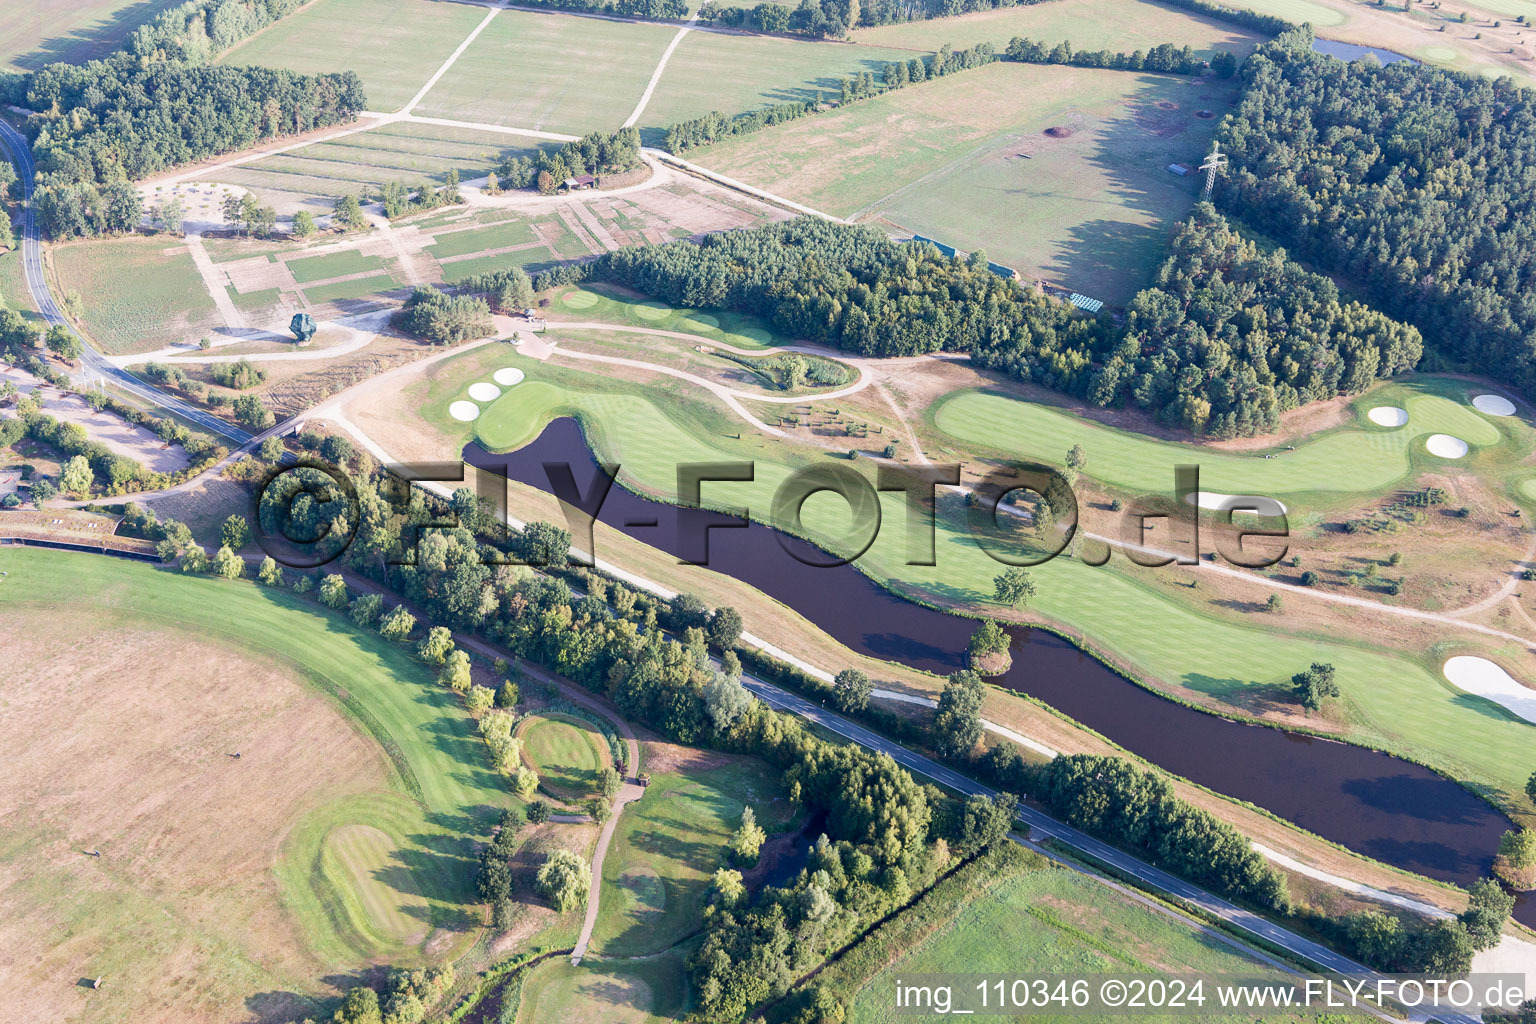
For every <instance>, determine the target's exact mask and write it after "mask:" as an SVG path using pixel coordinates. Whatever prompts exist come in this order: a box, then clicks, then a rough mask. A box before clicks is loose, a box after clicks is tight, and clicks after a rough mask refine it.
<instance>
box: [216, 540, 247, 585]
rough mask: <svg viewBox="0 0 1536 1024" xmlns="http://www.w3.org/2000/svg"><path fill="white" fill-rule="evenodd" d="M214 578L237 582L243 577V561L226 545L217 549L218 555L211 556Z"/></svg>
mask: <svg viewBox="0 0 1536 1024" xmlns="http://www.w3.org/2000/svg"><path fill="white" fill-rule="evenodd" d="M211 571H212V573H213V574H214V575H215V576H219V577H222V578H223V579H226V580H237V579H239V578H240V577H241V576H243V575H245V559H243V558H241V557H240V556H239V555H237V554H235V552H234V550H233V549H232V548H230V546H229V545H228V544H226V545H224V546H223V547H221V548H219V551H218V554H216V555H214V556H213V567H212V569H211Z"/></svg>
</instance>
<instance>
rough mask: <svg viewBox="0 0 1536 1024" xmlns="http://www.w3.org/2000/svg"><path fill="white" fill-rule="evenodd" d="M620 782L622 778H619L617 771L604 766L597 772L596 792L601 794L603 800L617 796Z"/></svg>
mask: <svg viewBox="0 0 1536 1024" xmlns="http://www.w3.org/2000/svg"><path fill="white" fill-rule="evenodd" d="M621 784H622V780H621V779H620V778H619V773H618V772H617V771H615V770H614V769H613V768H612V767H607V768H604V769H603V770H602V771H600V772H598V773H597V789H598V792H600V793H602V794H603V799H604V800H612V799H613V798H614V797H616V796H618V795H619V786H620V785H621Z"/></svg>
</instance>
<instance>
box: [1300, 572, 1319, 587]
mask: <svg viewBox="0 0 1536 1024" xmlns="http://www.w3.org/2000/svg"><path fill="white" fill-rule="evenodd" d="M1301 585H1302V586H1304V587H1315V586H1317V573H1315V572H1313V571H1312V570H1311V569H1308V570H1307V571H1306V572H1304V573H1302V574H1301Z"/></svg>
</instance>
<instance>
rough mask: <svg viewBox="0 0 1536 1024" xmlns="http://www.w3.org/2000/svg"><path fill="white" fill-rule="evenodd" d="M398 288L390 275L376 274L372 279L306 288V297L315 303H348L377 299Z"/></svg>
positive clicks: (397, 283)
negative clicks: (383, 293) (384, 293)
mask: <svg viewBox="0 0 1536 1024" xmlns="http://www.w3.org/2000/svg"><path fill="white" fill-rule="evenodd" d="M398 286H399V282H398V281H396V280H395V279H394V278H393V277H391V276H390V275H388V274H374V275H372V276H371V277H359V278H356V279H354V280H351V281H337V282H335V283H334V284H322V285H320V286H318V287H315V288H306V289H304V297H305V298H306V299H308V300H309V301H310V302H314V303H321V302H346V301H349V300H360V299H366V298H370V297H371V298H375V299H377V298H379V297H380V296H379V293H380V292H387V291H390V290H391V289H393V288H396V287H398ZM369 304H370V305H371V304H372V303H369Z"/></svg>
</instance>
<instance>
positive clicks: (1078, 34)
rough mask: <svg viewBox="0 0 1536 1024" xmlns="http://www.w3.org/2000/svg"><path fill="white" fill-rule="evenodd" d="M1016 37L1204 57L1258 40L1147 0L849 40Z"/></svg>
mask: <svg viewBox="0 0 1536 1024" xmlns="http://www.w3.org/2000/svg"><path fill="white" fill-rule="evenodd" d="M1016 36H1023V37H1024V38H1026V39H1033V40H1035V41H1037V42H1044V43H1053V44H1054V43H1059V42H1069V43H1071V44H1072V49H1074V50H1110V51H1112V52H1119V53H1131V52H1132V51H1134V50H1149V49H1151V48H1152V47H1154V46H1157V45H1158V44H1159V43H1172V44H1174V45H1175V46H1189V47H1191V48H1193V49H1194V51H1195V53H1196V54H1197V55H1198V56H1200V57H1203V58H1205V59H1206V60H1209V59H1210V58H1211V57H1212V56H1214V55H1215V54H1217V53H1220V52H1221V51H1223V50H1225V51H1227V52H1229V53H1232V54H1235V55H1236V56H1238V57H1246V56H1247V55H1248V53H1249V52H1250V51H1252V49H1253V48H1254V47H1255V46H1257V45H1258V44H1259V43H1260V42H1262V41H1263V40H1264V36H1262V35H1261V34H1259V33H1257V32H1255V31H1253V30H1252V29H1245V28H1241V27H1239V26H1236V25H1233V24H1231V23H1229V22H1225V21H1217V20H1215V19H1213V18H1204V17H1200V16H1199V15H1195V14H1191V13H1189V12H1188V11H1182V10H1178V9H1176V8H1172V7H1163V6H1161V5H1160V4H1158V3H1156V2H1155V0H1051V2H1050V3H1043V4H1033V5H1030V6H1027V7H998V8H993V9H992V10H988V11H978V12H976V13H973V14H962V15H960V16H958V17H954V18H934V19H930V20H928V21H909V22H905V23H903V24H899V25H881V26H878V27H876V28H861V29H858V30H857V31H855V32H854V33H853V36H852V39H853V41H854V42H856V43H862V44H865V45H870V46H894V47H901V48H911V49H919V50H937V49H938V48H939V47H940V46H942V45H944V44H945V43H949V44H950V45H952V46H953V47H954V48H955V49H957V50H959V49H964V48H967V47H971V46H975V45H976V44H977V43H991V44H992V45H993V46H994V47H996V48H997V50H998V52H999V53H1001V52H1002V51H1003V50H1004V49H1005V48H1006V47H1007V46H1008V43H1009V41H1010V40H1012V39H1013V38H1014V37H1016Z"/></svg>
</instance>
